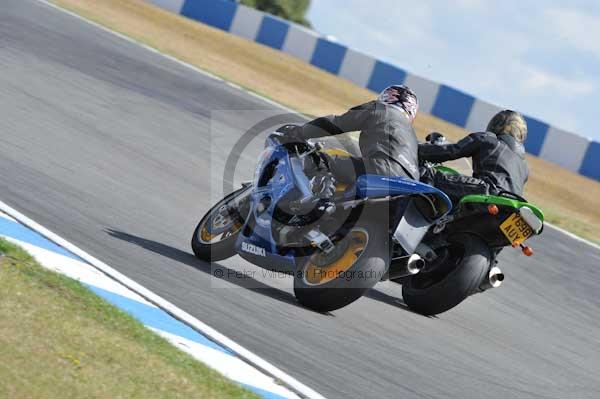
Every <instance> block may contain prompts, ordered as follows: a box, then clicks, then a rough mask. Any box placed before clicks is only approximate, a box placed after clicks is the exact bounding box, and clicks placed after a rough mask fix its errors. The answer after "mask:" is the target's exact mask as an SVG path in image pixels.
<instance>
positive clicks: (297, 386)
mask: <svg viewBox="0 0 600 399" xmlns="http://www.w3.org/2000/svg"><path fill="white" fill-rule="evenodd" d="M0 210H1V211H3V212H4V213H6V214H7V215H9V216H11V217H13V218H15V219H16V220H17V221H19V222H20V223H22V224H23V225H25V226H27V227H29V228H30V229H32V230H34V231H37V232H38V233H40V234H41V235H43V236H44V237H46V238H48V239H49V240H50V241H53V242H54V243H56V244H57V245H59V246H61V247H63V248H64V249H66V250H67V251H70V252H71V253H73V254H75V255H77V256H79V257H80V258H81V259H83V260H85V261H86V262H88V263H89V264H90V265H92V266H94V267H95V268H96V269H98V270H100V271H101V272H103V273H104V274H106V275H107V276H109V277H110V278H112V279H114V280H116V281H118V282H119V283H121V284H123V285H124V286H126V287H127V288H129V289H130V290H132V291H134V292H135V293H137V294H138V295H140V296H141V297H142V298H144V299H145V300H147V301H148V302H150V303H152V304H154V305H156V306H158V307H159V308H161V309H163V310H164V311H165V312H167V313H169V314H170V315H171V316H173V317H174V318H176V319H178V320H179V321H181V322H183V323H185V324H187V325H188V326H190V327H192V328H193V329H195V330H196V331H198V332H200V333H201V334H204V335H205V336H206V337H208V338H209V339H211V340H213V341H215V342H217V343H219V344H220V345H222V346H224V347H226V348H227V349H230V350H231V351H232V352H235V353H236V354H237V355H238V356H239V357H240V358H242V359H244V360H245V361H246V362H248V363H250V364H251V365H253V366H254V367H256V368H258V369H259V370H261V371H262V372H265V373H267V374H268V375H270V376H272V377H274V378H276V379H278V380H280V381H282V383H283V384H285V386H287V387H288V388H290V389H291V390H292V391H293V392H295V393H297V394H300V395H301V396H304V397H307V398H315V399H322V398H324V397H323V396H322V395H321V394H319V393H317V392H316V391H314V390H313V389H311V388H309V387H308V386H306V385H304V384H302V383H301V382H300V381H298V380H296V379H295V378H294V377H292V376H290V375H288V374H286V373H285V372H283V371H282V370H280V369H278V368H277V367H275V366H274V365H272V364H271V363H269V362H267V361H266V360H264V359H262V358H260V357H259V356H257V355H255V354H254V353H252V352H250V351H249V350H247V349H246V348H244V347H242V346H241V345H239V344H237V343H236V342H234V341H232V340H231V339H229V338H227V337H226V336H225V335H223V334H221V333H220V332H218V331H217V330H215V329H214V328H212V327H210V326H208V325H207V324H205V323H203V322H201V321H200V320H198V319H196V318H195V317H193V316H192V315H190V314H188V313H186V312H184V311H183V310H181V309H179V308H178V307H177V306H175V305H173V304H172V303H170V302H168V301H167V300H165V299H163V298H161V297H160V296H158V295H156V294H155V293H153V292H152V291H150V290H148V289H147V288H145V287H143V286H141V285H140V284H138V283H136V282H135V281H133V280H131V279H130V278H129V277H127V276H125V275H123V274H121V273H120V272H118V271H117V270H115V269H113V268H112V267H110V266H108V265H107V264H106V263H104V262H102V261H100V260H98V259H96V258H94V257H93V256H91V255H90V254H88V253H87V252H85V251H83V250H82V249H80V248H79V247H77V246H75V245H74V244H71V243H70V242H68V241H67V240H65V239H64V238H62V237H60V236H58V235H57V234H55V233H53V232H51V231H50V230H48V229H46V228H45V227H44V226H42V225H40V224H38V223H37V222H35V221H33V220H31V219H30V218H28V217H27V216H25V215H23V214H22V213H20V212H19V211H17V210H16V209H13V208H12V207H10V206H9V205H7V204H5V203H4V202H2V201H0Z"/></svg>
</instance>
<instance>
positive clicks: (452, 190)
mask: <svg viewBox="0 0 600 399" xmlns="http://www.w3.org/2000/svg"><path fill="white" fill-rule="evenodd" d="M464 157H471V158H472V160H473V177H471V176H465V175H449V174H444V173H440V172H437V173H435V176H434V177H433V180H434V181H433V184H434V185H435V187H437V188H438V189H440V190H442V191H444V192H445V193H446V194H448V196H449V197H450V199H452V201H453V202H456V201H458V200H460V198H462V197H463V196H465V195H469V194H488V193H489V194H497V193H498V192H500V191H510V192H511V193H515V194H518V195H523V189H524V186H525V183H526V182H527V178H528V176H529V169H528V167H527V161H526V160H525V149H524V148H523V145H522V144H521V143H519V142H517V141H516V140H515V139H514V138H513V137H512V136H510V135H507V134H501V135H495V134H494V133H489V132H481V133H472V134H470V135H468V136H467V137H465V138H463V139H462V140H460V141H459V142H458V143H456V144H444V145H434V144H420V145H419V159H421V160H424V161H431V162H445V161H450V160H454V159H459V158H464Z"/></svg>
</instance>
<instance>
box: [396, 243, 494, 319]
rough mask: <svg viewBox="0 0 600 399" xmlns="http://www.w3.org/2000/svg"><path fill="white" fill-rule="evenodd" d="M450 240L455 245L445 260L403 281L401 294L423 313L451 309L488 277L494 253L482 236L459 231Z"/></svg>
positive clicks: (414, 308) (476, 289)
mask: <svg viewBox="0 0 600 399" xmlns="http://www.w3.org/2000/svg"><path fill="white" fill-rule="evenodd" d="M450 241H451V243H452V244H453V246H452V247H451V248H450V251H449V254H448V257H447V259H446V261H445V262H444V263H443V264H441V265H438V266H437V267H436V268H435V269H433V270H431V271H427V270H425V271H423V272H421V273H419V274H417V275H415V276H411V277H407V278H406V279H404V280H403V281H402V297H403V298H404V303H406V305H407V306H408V307H409V308H410V309H411V310H413V311H415V312H417V313H420V314H423V315H435V314H439V313H443V312H445V311H447V310H450V309H452V308H453V307H455V306H456V305H458V304H459V303H461V302H462V301H464V300H465V299H466V298H467V297H468V296H470V295H472V294H474V293H475V292H477V291H478V288H479V286H480V285H481V283H482V282H483V279H484V278H486V277H487V273H488V270H489V267H490V257H491V255H490V249H489V247H488V245H487V244H486V243H485V242H484V241H483V240H482V239H481V238H479V237H477V236H475V235H472V234H460V235H457V236H455V237H452V239H451V240H450ZM452 263H454V264H455V265H453V264H452Z"/></svg>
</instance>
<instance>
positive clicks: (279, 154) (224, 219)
mask: <svg viewBox="0 0 600 399" xmlns="http://www.w3.org/2000/svg"><path fill="white" fill-rule="evenodd" d="M280 137H281V136H279V135H278V134H277V133H274V134H271V135H270V136H269V137H268V138H267V140H266V143H265V149H264V151H263V153H262V155H261V156H260V158H259V162H258V166H257V168H256V172H255V177H254V181H253V182H251V183H246V184H243V186H242V187H241V188H240V189H238V190H237V191H234V192H233V193H231V194H229V195H228V196H226V197H225V198H223V199H222V200H221V201H220V202H218V203H217V204H216V205H215V206H214V207H213V208H212V209H210V211H208V213H207V214H206V215H205V216H204V217H203V218H202V220H201V221H200V223H199V224H198V227H197V228H196V230H195V232H194V235H193V238H192V248H193V251H194V253H195V255H196V256H197V257H198V258H199V259H201V260H204V261H208V262H210V261H218V260H223V259H226V258H229V257H232V256H234V255H236V254H237V255H240V256H241V257H242V258H244V259H245V260H247V261H249V262H251V263H252V264H254V265H257V266H260V267H262V268H265V269H269V270H272V271H277V272H284V273H289V274H291V275H293V276H294V292H295V295H296V298H297V299H298V301H299V302H300V303H301V304H303V305H304V306H307V307H309V308H311V309H314V310H317V311H331V310H335V309H339V308H341V307H343V306H346V305H348V304H350V303H351V302H353V301H355V300H357V299H358V298H360V297H361V296H362V295H363V294H364V293H365V292H367V291H368V290H369V289H371V288H372V287H373V286H374V285H375V284H377V282H379V281H382V280H386V279H391V280H393V281H401V280H402V279H403V278H407V277H410V276H413V275H415V274H417V273H419V272H420V271H421V270H422V269H423V267H425V265H426V259H424V257H423V256H422V255H421V254H426V253H428V252H431V248H430V247H429V246H427V245H425V246H424V245H422V240H423V238H424V237H425V236H426V234H427V232H428V231H429V230H430V229H431V227H432V226H433V225H435V224H436V223H439V222H440V221H442V220H443V218H444V217H445V216H446V215H447V214H448V213H449V212H450V210H451V208H452V204H451V202H450V200H449V199H448V197H447V196H446V195H445V194H444V193H443V192H441V191H439V190H437V189H436V188H434V187H432V186H430V185H427V184H423V183H420V182H418V181H414V180H409V179H405V178H401V177H393V176H392V177H390V176H379V175H363V176H359V177H358V178H357V180H356V183H355V184H354V185H352V186H344V185H341V184H337V185H336V187H335V193H334V194H333V195H328V196H326V197H323V196H321V195H319V189H318V187H317V186H318V184H316V181H318V180H319V179H318V178H316V177H315V176H311V173H313V172H310V173H309V172H307V170H312V171H314V170H319V168H320V169H321V170H322V169H326V167H327V158H328V157H327V156H325V155H324V154H329V155H337V156H343V155H349V154H347V153H345V152H344V151H343V150H340V149H329V150H325V149H323V147H322V146H321V145H320V144H318V143H317V144H312V143H310V142H303V143H283V142H282V141H281V140H280ZM315 166H317V167H316V168H315ZM313 174H314V173H313ZM468 294H469V293H462V294H461V293H459V295H458V296H459V297H460V298H459V300H458V301H457V300H456V299H454V298H451V299H449V300H451V301H453V303H452V304H451V305H450V307H452V306H455V305H456V304H457V303H458V302H460V301H462V299H464V298H465V297H466V296H468ZM451 296H453V297H455V296H456V293H452V295H451ZM436 300H441V301H444V300H445V299H444V298H436Z"/></svg>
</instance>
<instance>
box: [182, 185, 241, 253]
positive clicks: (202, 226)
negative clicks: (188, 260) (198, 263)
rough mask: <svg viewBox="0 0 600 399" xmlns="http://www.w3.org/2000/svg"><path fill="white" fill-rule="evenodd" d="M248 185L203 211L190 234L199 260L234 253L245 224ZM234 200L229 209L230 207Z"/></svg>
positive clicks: (193, 248)
mask: <svg viewBox="0 0 600 399" xmlns="http://www.w3.org/2000/svg"><path fill="white" fill-rule="evenodd" d="M250 188H251V186H246V187H242V188H240V189H239V190H236V191H234V192H233V193H231V194H229V195H228V196H226V197H225V198H223V199H222V200H221V201H219V202H218V203H217V204H216V205H215V206H213V207H212V208H211V209H210V210H209V211H208V212H207V213H206V215H204V217H203V218H202V220H200V223H198V226H196V229H195V230H194V235H193V236H192V250H193V251H194V255H196V257H197V258H198V259H200V260H203V261H206V262H211V261H219V260H223V259H227V258H230V257H232V256H234V255H235V254H236V251H235V243H236V241H237V237H238V234H239V232H240V231H241V229H242V227H243V225H244V217H243V216H242V214H243V213H244V206H245V205H247V204H244V203H243V201H244V200H245V199H246V197H247V195H248V194H249V192H250ZM232 204H237V205H236V209H235V210H234V211H233V212H232V211H231V209H230V207H231V206H232Z"/></svg>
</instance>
